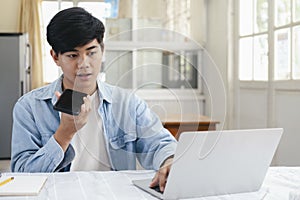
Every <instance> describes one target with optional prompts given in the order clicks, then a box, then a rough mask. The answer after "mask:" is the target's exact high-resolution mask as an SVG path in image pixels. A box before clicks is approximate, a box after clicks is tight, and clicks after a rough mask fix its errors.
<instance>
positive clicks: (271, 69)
mask: <svg viewBox="0 0 300 200" xmlns="http://www.w3.org/2000/svg"><path fill="white" fill-rule="evenodd" d="M240 1H241V0H236V1H235V2H236V6H235V10H236V20H235V21H236V24H235V27H236V31H235V33H236V36H235V38H236V45H235V46H236V49H237V50H236V53H235V54H236V61H235V62H236V66H237V67H236V71H237V73H236V74H237V75H238V77H237V80H238V81H239V83H240V84H242V86H243V87H256V86H257V83H259V82H261V83H263V82H273V81H275V82H282V83H284V84H282V85H283V87H282V88H286V85H287V82H297V83H298V82H299V83H300V77H299V78H293V77H294V75H293V71H294V70H293V67H294V66H293V48H294V45H293V29H294V28H295V27H297V26H299V25H300V21H297V22H294V21H293V20H294V16H293V12H294V5H295V4H294V0H290V4H291V6H290V12H291V21H290V23H288V24H285V25H282V26H278V27H276V26H275V17H276V16H275V14H276V10H275V2H274V1H273V0H268V18H269V19H268V29H267V31H265V32H260V33H255V32H254V31H253V32H252V34H247V35H242V36H241V35H240V30H239V29H240V19H241V17H240ZM253 18H255V16H254V17H253ZM286 28H288V29H289V31H290V41H289V43H290V44H289V48H290V49H289V52H290V54H289V61H288V63H289V66H288V67H289V69H290V75H289V79H276V78H275V70H276V69H275V64H276V60H275V59H276V54H275V53H276V52H275V50H276V49H275V39H276V38H275V33H276V32H277V31H280V30H283V29H286ZM262 34H267V37H268V79H267V80H263V81H261V80H255V77H254V75H253V69H254V66H253V65H252V75H251V79H250V80H241V79H240V75H239V74H240V69H241V67H240V65H239V63H240V61H239V59H240V54H239V51H240V48H239V45H240V39H243V38H252V39H253V38H254V37H255V36H258V35H262ZM252 51H253V47H252ZM252 63H254V59H253V60H252ZM251 82H257V83H253V84H251ZM263 85H265V84H263ZM276 85H277V87H281V86H280V84H276ZM294 86H295V84H294V83H291V87H292V88H294Z"/></svg>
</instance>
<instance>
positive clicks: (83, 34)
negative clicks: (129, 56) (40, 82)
mask: <svg viewBox="0 0 300 200" xmlns="http://www.w3.org/2000/svg"><path fill="white" fill-rule="evenodd" d="M103 35H104V26H103V24H102V22H101V21H100V20H98V19H96V18H95V17H93V16H92V15H91V14H89V13H88V12H86V11H85V10H84V9H82V8H78V7H75V8H70V9H66V10H63V11H61V12H59V13H57V14H56V15H55V16H54V17H53V19H52V20H51V21H50V23H49V25H48V27H47V40H48V42H49V44H50V45H51V47H52V50H51V56H52V57H53V60H54V62H55V63H56V65H57V66H59V67H61V69H62V71H63V75H62V76H61V77H60V78H59V79H57V80H56V81H55V82H53V83H51V84H50V85H47V86H45V87H42V88H39V89H36V90H33V91H31V92H29V93H27V94H25V95H24V96H23V97H21V98H20V99H19V100H18V102H17V103H16V105H15V107H14V111H13V120H14V122H13V134H12V160H11V169H12V171H15V172H57V171H70V170H71V171H73V170H130V169H135V168H136V159H137V160H138V161H139V162H140V164H141V165H142V166H143V167H144V168H145V169H154V170H158V172H157V173H156V175H155V178H154V180H153V182H152V183H151V186H155V185H157V184H159V185H160V188H161V190H163V189H164V186H165V182H166V178H167V175H168V172H169V170H170V164H171V162H172V155H174V152H175V148H176V140H175V139H174V137H172V135H171V134H170V133H169V132H168V131H167V130H166V129H164V128H163V127H162V124H161V122H160V120H159V118H158V117H157V116H156V115H155V114H154V113H153V112H152V111H151V110H150V109H149V108H148V107H147V105H146V103H145V102H144V101H142V100H141V99H139V98H138V97H137V96H135V95H134V94H131V93H128V92H125V90H122V89H120V88H118V87H114V86H111V85H108V84H106V83H103V82H100V81H99V80H98V78H97V77H98V75H99V72H100V67H101V61H102V55H103V49H104V44H103ZM65 89H73V90H77V91H80V92H84V93H87V94H88V96H87V97H84V98H83V100H84V103H83V104H82V105H81V112H80V114H79V115H78V116H73V115H69V114H66V113H60V112H58V111H56V110H54V109H53V105H54V104H55V102H56V101H57V100H58V99H59V97H60V94H61V93H62V92H63V91H64V90H65Z"/></svg>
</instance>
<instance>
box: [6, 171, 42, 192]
mask: <svg viewBox="0 0 300 200" xmlns="http://www.w3.org/2000/svg"><path fill="white" fill-rule="evenodd" d="M46 180H47V176H35V175H34V176H26V175H21V174H17V175H13V176H9V175H3V176H1V178H0V196H29V195H37V194H38V193H39V192H40V190H41V189H42V187H43V185H44V183H45V182H46Z"/></svg>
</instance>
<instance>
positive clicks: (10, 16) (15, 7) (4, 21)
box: [0, 0, 20, 33]
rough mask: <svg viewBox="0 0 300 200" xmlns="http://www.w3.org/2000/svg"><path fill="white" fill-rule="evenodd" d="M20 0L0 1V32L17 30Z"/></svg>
mask: <svg viewBox="0 0 300 200" xmlns="http://www.w3.org/2000/svg"><path fill="white" fill-rule="evenodd" d="M19 12H20V0H9V1H3V0H2V1H1V6H0V32H1V33H5V32H18V26H19V25H18V24H19Z"/></svg>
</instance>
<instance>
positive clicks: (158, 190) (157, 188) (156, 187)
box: [150, 185, 163, 194]
mask: <svg viewBox="0 0 300 200" xmlns="http://www.w3.org/2000/svg"><path fill="white" fill-rule="evenodd" d="M150 188H151V189H153V190H155V191H156V192H159V193H161V194H162V193H163V192H162V191H160V189H159V185H157V186H154V187H150Z"/></svg>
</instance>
